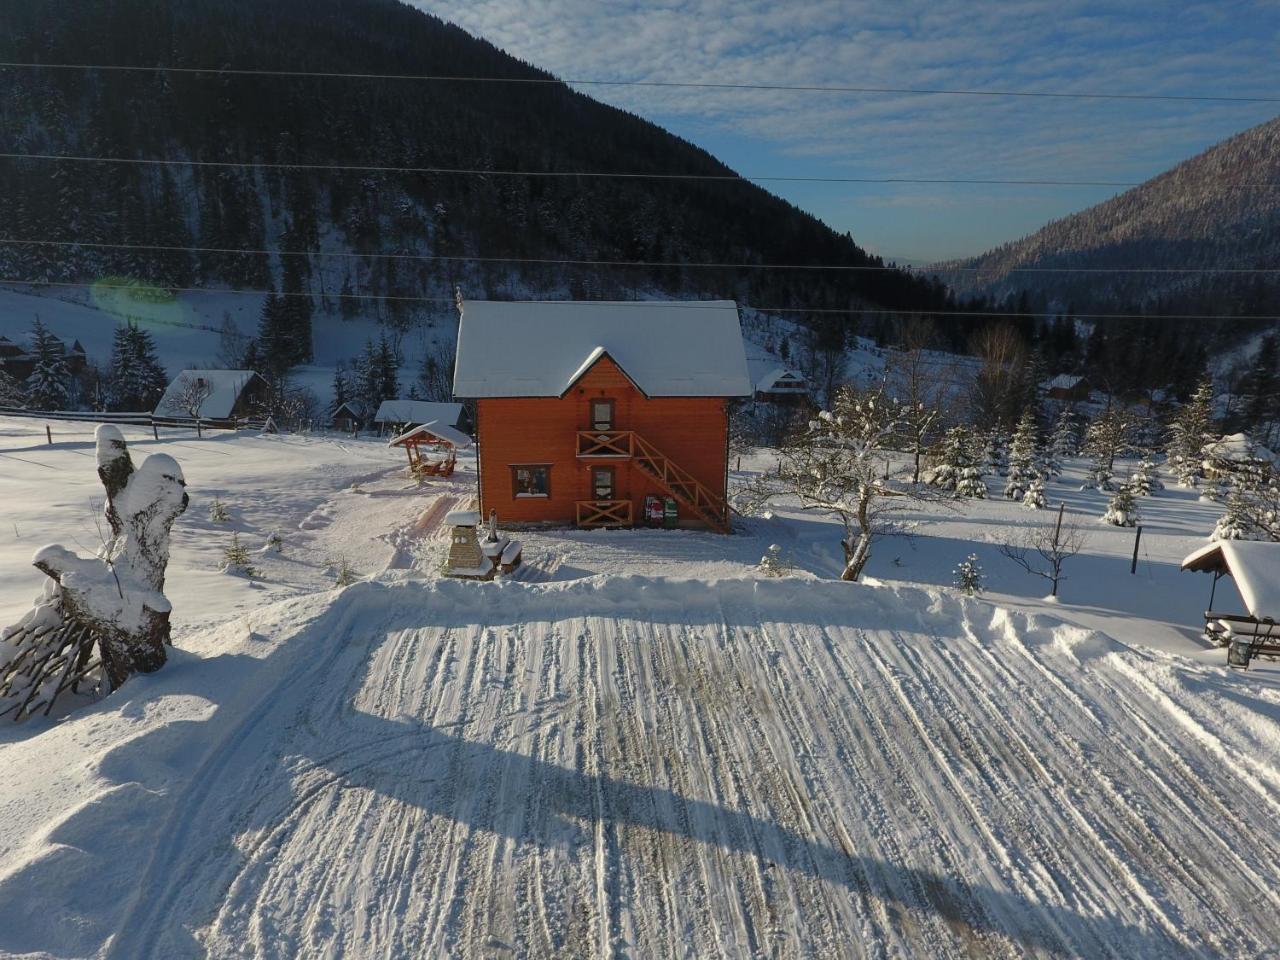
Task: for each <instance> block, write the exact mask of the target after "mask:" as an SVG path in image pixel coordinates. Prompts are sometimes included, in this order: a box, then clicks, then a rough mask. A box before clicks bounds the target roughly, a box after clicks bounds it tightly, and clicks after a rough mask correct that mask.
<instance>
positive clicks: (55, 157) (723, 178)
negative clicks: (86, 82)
mask: <svg viewBox="0 0 1280 960" xmlns="http://www.w3.org/2000/svg"><path fill="white" fill-rule="evenodd" d="M0 159H6V160H51V161H65V162H70V163H119V164H130V165H135V166H175V167H209V168H214V169H227V168H236V169H259V170H326V171H332V172H346V173H414V174H424V175H433V176H477V177H536V178H542V179H607V180H693V181H706V182H726V183H757V182H760V183H765V182H769V183H916V184H932V185H945V184H953V185H975V186H993V185H1006V186H1022V187H1037V186H1038V187H1137V186H1141V185H1142V184H1143V183H1145V182H1146V181H1145V180H1058V179H1030V180H1005V179H999V178H995V177H796V176H782V175H773V174H765V175H759V176H756V175H751V174H737V173H643V172H635V171H623V172H609V171H599V170H573V171H570V170H483V169H478V168H474V167H411V166H399V165H373V164H355V163H285V162H272V161H262V160H167V159H162V158H156V157H93V156H85V155H80V154H61V153H0ZM1219 186H1222V187H1226V188H1230V189H1271V188H1275V187H1280V183H1265V182H1264V183H1222V184H1219Z"/></svg>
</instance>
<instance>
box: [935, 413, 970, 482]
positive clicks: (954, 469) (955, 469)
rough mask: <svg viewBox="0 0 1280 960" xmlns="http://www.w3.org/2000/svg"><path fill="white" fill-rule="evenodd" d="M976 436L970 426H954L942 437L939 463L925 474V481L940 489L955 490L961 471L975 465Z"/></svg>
mask: <svg viewBox="0 0 1280 960" xmlns="http://www.w3.org/2000/svg"><path fill="white" fill-rule="evenodd" d="M973 443H974V436H973V434H972V433H971V432H970V430H969V428H968V427H965V426H963V425H960V426H955V427H952V428H951V429H950V430H948V431H947V433H946V435H945V436H944V437H943V438H942V452H941V456H940V459H939V462H938V465H937V466H936V467H934V468H933V469H932V470H930V471H929V473H928V474H927V475H926V476H925V483H927V484H929V485H930V486H934V487H937V488H938V489H940V490H950V491H953V492H954V491H955V489H956V486H957V485H958V484H959V482H960V475H961V473H962V472H963V471H964V470H965V469H966V468H968V467H970V466H972V465H973V451H972V447H973Z"/></svg>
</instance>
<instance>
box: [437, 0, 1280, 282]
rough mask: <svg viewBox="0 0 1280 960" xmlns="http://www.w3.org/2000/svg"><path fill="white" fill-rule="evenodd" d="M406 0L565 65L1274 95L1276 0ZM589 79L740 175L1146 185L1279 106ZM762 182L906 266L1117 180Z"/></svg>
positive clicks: (576, 72)
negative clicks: (977, 181)
mask: <svg viewBox="0 0 1280 960" xmlns="http://www.w3.org/2000/svg"><path fill="white" fill-rule="evenodd" d="M413 2H415V3H416V4H417V6H419V7H421V8H422V9H424V10H428V11H429V12H431V13H434V14H436V15H438V16H440V17H442V18H444V19H446V20H451V21H452V22H454V23H457V24H458V25H459V26H461V27H463V28H464V29H466V30H468V31H470V32H471V33H474V34H476V35H478V36H482V37H484V38H486V39H488V40H490V41H491V42H493V43H494V44H496V45H497V46H499V47H501V48H503V49H504V50H506V51H507V52H509V53H511V54H513V55H515V56H517V57H520V58H521V59H523V60H527V61H528V62H530V63H533V64H535V65H537V66H540V67H543V68H545V69H547V70H550V71H552V72H553V73H555V74H557V75H559V76H562V77H579V78H584V79H602V80H685V81H712V82H725V83H766V84H788V85H845V86H890V87H912V88H920V87H927V88H939V87H945V88H948V89H955V88H964V89H1003V90H1035V91H1060V92H1106V93H1149V94H1164V95H1169V94H1174V95H1197V96H1204V95H1224V96H1277V95H1280V3H1278V2H1277V0H1216V2H1212V3H1193V2H1187V3H1178V2H1152V0H1111V2H1103V3H1099V2H1085V0H1003V2H1001V0H974V2H950V0H932V2H930V0H893V2H876V3H871V2H863V0H842V2H831V0H788V2H763V0H684V2H679V0H665V2H653V3H643V4H641V3H633V2H618V0H537V2H534V3H530V2H527V0H526V2H517V0H468V2H466V3H446V2H439V0H413ZM582 89H583V90H584V92H586V93H589V94H590V95H591V96H593V97H596V98H597V99H600V100H603V101H605V102H607V103H611V104H614V105H615V106H619V107H623V108H625V109H628V110H631V111H634V112H636V113H639V114H641V115H642V116H645V117H647V118H649V119H651V120H653V121H655V122H657V123H660V124H661V125H662V126H664V127H666V128H668V129H670V130H672V131H673V132H675V133H678V134H680V135H681V136H684V137H686V138H688V139H689V140H692V141H693V142H695V143H697V144H699V145H700V146H703V147H705V148H706V149H708V150H710V151H711V152H712V153H714V154H716V155H717V156H719V157H720V158H721V159H723V160H724V161H725V162H727V163H728V164H729V165H730V166H732V167H733V168H734V169H736V170H738V171H739V172H740V173H742V174H744V175H752V174H783V175H792V176H831V177H842V176H844V177H849V176H854V177H858V176H865V177H894V176H900V177H926V178H929V177H959V178H965V177H970V178H997V179H1073V180H1079V179H1086V180H1108V181H1113V180H1123V181H1129V180H1144V179H1146V178H1147V177H1150V176H1152V175H1154V174H1156V173H1159V172H1160V171H1162V170H1164V169H1166V168H1168V167H1169V166H1172V165H1173V164H1174V163H1176V162H1178V161H1179V160H1182V159H1185V158H1186V157H1189V156H1191V155H1193V154H1195V153H1197V152H1199V151H1200V150H1202V149H1204V148H1205V147H1207V146H1210V145H1211V144H1213V143H1216V142H1218V141H1219V140H1222V139H1224V138H1225V137H1227V136H1230V135H1231V134H1232V133H1236V132H1239V131H1240V130H1244V129H1246V128H1248V127H1250V126H1253V125H1255V124H1258V123H1261V122H1263V121H1265V120H1268V119H1270V118H1271V117H1273V116H1275V115H1277V114H1280V104H1276V103H1271V104H1223V103H1170V102H1164V103H1156V102H1140V101H1127V102H1118V101H1087V100H1043V99H1018V98H1009V99H1005V98H1000V99H993V98H971V97H953V96H945V95H928V96H918V95H860V94H845V93H797V92H782V91H724V90H705V89H704V90H692V89H676V88H662V89H657V88H644V87H617V88H612V87H598V86H591V87H586V88H582ZM765 186H766V187H767V188H768V189H770V190H772V191H773V192H775V193H779V194H780V195H782V196H784V197H786V198H787V199H789V200H792V201H793V202H795V203H796V204H798V205H799V206H801V207H803V208H805V209H807V210H809V211H811V212H813V213H815V214H816V215H818V216H819V217H821V218H822V219H823V220H825V221H826V222H827V223H829V224H830V225H831V226H833V227H835V228H836V229H838V230H841V231H844V230H848V231H850V232H851V233H852V234H853V236H854V239H855V240H857V241H858V242H859V243H861V244H862V245H863V246H865V247H867V248H868V249H871V250H873V251H875V252H876V253H879V254H881V255H883V256H886V257H889V258H892V259H897V260H900V261H917V262H918V261H930V260H935V259H941V258H946V257H952V256H962V255H968V254H973V253H980V252H982V251H983V250H985V249H987V248H989V247H991V246H994V245H996V244H998V243H1000V242H1003V241H1005V240H1012V239H1015V238H1017V237H1019V236H1022V235H1024V234H1026V233H1030V232H1032V231H1034V230H1035V229H1036V228H1038V227H1039V226H1041V225H1043V224H1044V223H1045V222H1046V221H1048V220H1050V219H1053V218H1056V217H1061V216H1063V215H1065V214H1067V213H1070V212H1072V211H1074V210H1079V209H1082V208H1084V207H1087V206H1089V205H1091V204H1093V203H1096V202H1098V201H1100V200H1103V199H1106V198H1107V197H1108V196H1111V195H1112V194H1114V193H1116V192H1118V191H1117V190H1115V189H1111V188H1105V187H1104V188H1097V187H1094V188H1083V187H1049V186H1042V187H1028V186H970V187H959V186H949V185H947V186H943V185H905V184H904V185H890V186H886V185H858V186H855V185H840V184H828V185H813V184H804V185H796V184H792V185H788V184H765ZM655 189H661V188H660V187H655Z"/></svg>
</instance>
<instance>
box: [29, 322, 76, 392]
mask: <svg viewBox="0 0 1280 960" xmlns="http://www.w3.org/2000/svg"><path fill="white" fill-rule="evenodd" d="M31 355H32V357H33V358H34V365H33V367H32V369H31V375H30V376H29V377H27V383H26V393H27V406H29V407H31V408H32V409H33V410H61V409H63V408H64V407H66V405H67V400H68V397H69V391H70V386H71V374H70V373H69V372H68V371H67V361H66V358H65V357H64V356H63V351H62V347H61V346H60V344H59V343H58V341H57V339H56V338H55V337H54V335H53V334H52V333H50V332H49V328H48V327H46V326H45V325H44V322H43V321H42V320H41V319H40V318H39V317H36V320H35V323H34V324H32V326H31Z"/></svg>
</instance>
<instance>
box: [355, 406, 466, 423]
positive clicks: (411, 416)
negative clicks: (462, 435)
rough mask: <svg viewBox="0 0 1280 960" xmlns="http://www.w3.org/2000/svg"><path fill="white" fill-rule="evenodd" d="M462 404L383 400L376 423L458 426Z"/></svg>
mask: <svg viewBox="0 0 1280 960" xmlns="http://www.w3.org/2000/svg"><path fill="white" fill-rule="evenodd" d="M461 417H462V404H460V403H441V402H439V401H435V400H383V401H382V403H381V404H379V405H378V412H377V413H375V414H374V415H373V419H374V422H375V423H442V424H447V425H449V426H457V423H458V420H459V419H460V418H461Z"/></svg>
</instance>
